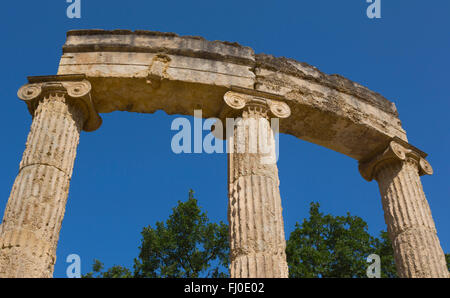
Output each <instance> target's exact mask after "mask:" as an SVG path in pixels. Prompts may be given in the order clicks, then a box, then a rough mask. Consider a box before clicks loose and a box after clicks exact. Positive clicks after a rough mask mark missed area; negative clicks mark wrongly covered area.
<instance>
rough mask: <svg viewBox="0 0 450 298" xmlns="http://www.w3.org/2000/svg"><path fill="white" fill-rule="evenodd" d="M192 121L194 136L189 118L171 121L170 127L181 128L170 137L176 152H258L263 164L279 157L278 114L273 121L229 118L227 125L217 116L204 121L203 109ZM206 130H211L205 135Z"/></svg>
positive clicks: (173, 128)
mask: <svg viewBox="0 0 450 298" xmlns="http://www.w3.org/2000/svg"><path fill="white" fill-rule="evenodd" d="M193 122H194V127H193V137H192V126H191V122H190V121H189V119H188V118H185V117H178V118H176V119H174V120H173V121H172V124H171V130H172V131H178V132H177V133H176V134H175V135H174V136H173V137H172V141H171V149H172V152H174V153H175V154H181V153H207V154H213V153H224V152H226V153H255V154H259V155H260V158H261V159H260V162H261V164H274V163H276V162H277V160H278V157H279V119H278V118H272V119H270V122H269V121H268V120H267V119H266V118H246V119H242V118H236V119H235V118H226V119H225V125H224V123H223V122H222V121H221V120H220V119H218V118H208V119H206V120H205V121H204V122H203V119H202V111H201V110H194V121H193ZM203 131H209V133H208V134H207V135H206V136H205V137H203ZM224 132H225V133H224ZM224 136H225V137H224ZM225 140H226V146H225V147H226V149H225V150H224V143H225V142H224V141H225Z"/></svg>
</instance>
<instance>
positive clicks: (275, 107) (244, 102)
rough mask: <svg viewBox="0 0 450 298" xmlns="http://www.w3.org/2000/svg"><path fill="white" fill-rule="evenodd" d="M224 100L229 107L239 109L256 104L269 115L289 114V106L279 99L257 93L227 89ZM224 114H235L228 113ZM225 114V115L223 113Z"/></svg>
mask: <svg viewBox="0 0 450 298" xmlns="http://www.w3.org/2000/svg"><path fill="white" fill-rule="evenodd" d="M223 98H224V101H225V103H226V104H227V106H228V107H229V108H232V109H234V110H241V109H243V108H245V107H246V106H249V105H257V106H261V107H264V108H266V109H267V111H268V112H270V114H271V116H274V117H276V118H287V117H289V116H290V115H291V109H290V107H289V106H288V105H287V104H286V103H285V102H283V101H281V100H274V99H270V98H266V97H262V96H258V95H252V94H245V93H240V92H236V91H228V92H227V93H225V95H224V97H223ZM226 114H235V113H230V111H228V113H226ZM224 116H227V115H224Z"/></svg>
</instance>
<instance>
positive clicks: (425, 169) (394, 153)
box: [359, 137, 433, 181]
mask: <svg viewBox="0 0 450 298" xmlns="http://www.w3.org/2000/svg"><path fill="white" fill-rule="evenodd" d="M425 157H426V154H425V153H423V152H422V151H420V150H418V149H417V148H415V147H414V146H412V145H410V144H408V143H407V142H405V141H403V140H401V139H399V138H397V137H394V138H393V139H392V140H391V141H390V142H389V145H388V146H387V148H386V149H385V150H384V151H383V152H381V153H380V154H378V155H376V156H375V157H373V158H372V159H371V160H369V161H366V162H360V163H359V172H360V174H361V176H362V177H363V178H364V179H366V180H367V181H372V180H373V179H374V177H375V174H376V168H377V166H379V165H380V164H382V163H384V162H389V161H399V162H405V161H407V160H408V159H409V160H412V161H414V162H416V163H417V166H418V171H419V175H420V176H423V175H432V174H433V168H432V167H431V165H430V163H429V162H428V161H427V160H426V159H425Z"/></svg>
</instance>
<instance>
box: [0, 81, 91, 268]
mask: <svg viewBox="0 0 450 298" xmlns="http://www.w3.org/2000/svg"><path fill="white" fill-rule="evenodd" d="M52 79H54V78H52ZM31 80H33V79H31ZM89 91H90V84H89V82H87V81H77V82H71V81H64V82H43V83H37V84H28V85H25V86H24V87H22V88H21V89H20V90H19V97H20V98H21V99H23V100H25V101H26V102H27V104H28V107H29V109H30V112H31V113H32V115H33V122H32V125H31V129H30V133H29V135H28V139H27V143H26V149H25V152H24V154H23V157H22V161H21V163H20V168H19V174H18V175H17V178H16V180H15V182H14V185H13V188H12V191H11V195H10V198H9V200H8V204H7V206H6V209H5V214H4V217H3V223H2V225H1V227H0V277H52V276H53V266H54V264H55V260H56V245H57V242H58V238H59V231H60V229H61V222H62V219H63V216H64V211H65V206H66V201H67V196H68V192H69V183H70V179H71V177H72V170H73V164H74V160H75V155H76V148H77V145H78V141H79V136H80V131H81V130H82V129H83V128H85V129H94V126H92V123H94V122H96V121H99V119H98V118H96V117H95V116H96V115H90V114H89V108H88V106H89V104H86V103H85V102H84V101H85V100H87V99H86V98H83V97H85V96H86V94H87V93H88V92H89ZM81 98H83V99H81ZM91 108H92V105H91ZM90 118H91V119H96V120H95V121H93V120H91V121H89V119H90ZM96 123H97V125H99V122H96Z"/></svg>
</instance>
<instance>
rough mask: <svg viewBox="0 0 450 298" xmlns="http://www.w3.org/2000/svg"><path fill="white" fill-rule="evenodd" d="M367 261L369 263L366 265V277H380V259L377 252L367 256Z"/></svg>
mask: <svg viewBox="0 0 450 298" xmlns="http://www.w3.org/2000/svg"><path fill="white" fill-rule="evenodd" d="M367 262H368V263H371V264H370V265H369V267H367V271H366V274H367V277H368V278H380V277H381V259H380V256H379V255H377V254H371V255H370V256H368V257H367Z"/></svg>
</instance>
